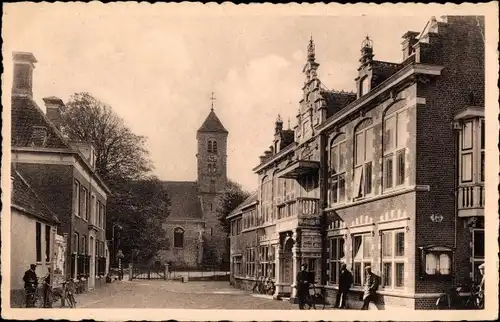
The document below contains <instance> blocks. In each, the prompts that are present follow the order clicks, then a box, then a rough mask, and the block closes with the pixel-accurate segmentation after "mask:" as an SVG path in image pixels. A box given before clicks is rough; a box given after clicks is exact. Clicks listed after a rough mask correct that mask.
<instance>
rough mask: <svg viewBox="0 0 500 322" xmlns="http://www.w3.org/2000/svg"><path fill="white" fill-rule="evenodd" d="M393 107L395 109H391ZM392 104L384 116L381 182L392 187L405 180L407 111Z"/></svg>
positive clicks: (402, 183) (389, 187)
mask: <svg viewBox="0 0 500 322" xmlns="http://www.w3.org/2000/svg"><path fill="white" fill-rule="evenodd" d="M392 108H394V109H395V110H391V109H392ZM399 109H400V107H398V106H395V105H393V107H391V108H389V111H387V114H386V116H385V117H384V136H383V140H384V143H383V149H384V157H383V172H384V175H383V184H384V189H386V190H387V189H392V188H394V187H397V186H401V185H404V184H405V182H406V178H405V175H406V169H405V168H406V145H407V142H408V138H409V133H408V111H407V110H402V111H400V110H399Z"/></svg>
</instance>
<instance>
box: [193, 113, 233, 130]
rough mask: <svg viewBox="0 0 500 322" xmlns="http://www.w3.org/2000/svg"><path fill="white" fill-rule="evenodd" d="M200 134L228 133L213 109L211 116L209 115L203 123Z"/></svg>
mask: <svg viewBox="0 0 500 322" xmlns="http://www.w3.org/2000/svg"><path fill="white" fill-rule="evenodd" d="M198 132H218V133H228V132H227V130H226V129H225V128H224V125H222V123H221V121H220V120H219V118H218V117H217V115H216V114H215V112H214V110H213V109H212V110H211V111H210V114H208V116H207V118H206V119H205V122H203V124H202V125H201V127H200V128H199V129H198Z"/></svg>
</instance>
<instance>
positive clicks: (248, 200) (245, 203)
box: [227, 190, 258, 218]
mask: <svg viewBox="0 0 500 322" xmlns="http://www.w3.org/2000/svg"><path fill="white" fill-rule="evenodd" d="M257 201H258V191H257V190H256V191H254V192H252V193H251V194H250V196H248V198H246V199H245V201H243V202H242V203H241V204H239V205H238V207H236V208H235V209H234V210H233V211H231V213H230V214H229V215H228V216H227V218H231V217H234V216H236V215H238V214H239V213H240V212H241V211H242V210H243V209H245V208H246V207H248V206H250V205H251V204H253V203H254V202H257Z"/></svg>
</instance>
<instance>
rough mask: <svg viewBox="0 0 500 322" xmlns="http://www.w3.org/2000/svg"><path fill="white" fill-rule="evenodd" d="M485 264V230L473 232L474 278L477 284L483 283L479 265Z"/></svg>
mask: <svg viewBox="0 0 500 322" xmlns="http://www.w3.org/2000/svg"><path fill="white" fill-rule="evenodd" d="M483 263H484V229H474V230H473V231H472V278H473V279H474V281H475V282H477V283H479V282H481V278H482V276H481V273H480V272H479V269H478V267H479V265H481V264H483Z"/></svg>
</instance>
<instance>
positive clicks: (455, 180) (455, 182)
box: [453, 130, 460, 284]
mask: <svg viewBox="0 0 500 322" xmlns="http://www.w3.org/2000/svg"><path fill="white" fill-rule="evenodd" d="M459 135H460V132H459V131H458V130H453V144H454V148H453V151H454V157H455V160H454V162H455V169H454V170H453V175H454V178H453V185H454V186H453V191H454V200H453V205H454V209H453V211H454V212H455V227H454V228H455V229H454V234H455V236H454V246H455V247H454V250H455V252H456V250H457V229H458V182H459V181H458V174H459V171H458V167H459V166H460V165H459V162H458V156H459V152H460V151H459V149H458V144H459ZM455 255H456V253H455V254H453V276H454V277H455V278H454V280H455V284H456V283H457V274H456V268H457V264H456V262H457V259H456V256H455Z"/></svg>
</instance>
